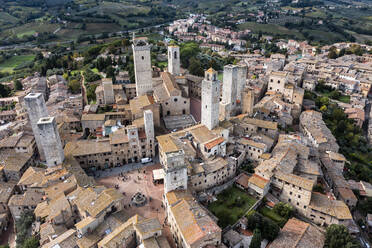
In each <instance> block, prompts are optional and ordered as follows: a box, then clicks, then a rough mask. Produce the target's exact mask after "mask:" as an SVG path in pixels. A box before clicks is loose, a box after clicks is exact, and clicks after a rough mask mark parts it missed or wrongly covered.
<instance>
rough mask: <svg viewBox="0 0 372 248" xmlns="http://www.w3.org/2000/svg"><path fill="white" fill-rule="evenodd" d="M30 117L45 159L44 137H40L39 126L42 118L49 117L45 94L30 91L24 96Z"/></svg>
mask: <svg viewBox="0 0 372 248" xmlns="http://www.w3.org/2000/svg"><path fill="white" fill-rule="evenodd" d="M24 102H25V105H26V109H27V113H28V118H29V119H30V123H31V127H32V132H33V133H34V136H35V141H36V145H37V149H38V150H39V154H40V160H42V161H45V155H44V150H43V146H42V143H41V142H42V139H41V137H40V133H39V128H38V126H37V123H38V121H39V120H40V118H43V117H48V110H47V108H46V105H45V101H44V97H43V94H41V93H30V94H28V95H27V96H26V97H25V98H24Z"/></svg>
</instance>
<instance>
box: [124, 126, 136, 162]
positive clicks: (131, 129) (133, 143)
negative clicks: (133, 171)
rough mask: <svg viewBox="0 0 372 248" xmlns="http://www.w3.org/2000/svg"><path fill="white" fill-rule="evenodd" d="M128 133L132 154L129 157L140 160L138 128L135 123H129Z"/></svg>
mask: <svg viewBox="0 0 372 248" xmlns="http://www.w3.org/2000/svg"><path fill="white" fill-rule="evenodd" d="M125 129H126V131H127V135H128V140H129V148H130V153H131V155H130V156H129V157H132V158H134V160H135V161H133V162H138V155H139V153H138V150H139V149H138V148H139V140H138V128H137V127H136V126H135V125H129V126H126V127H125Z"/></svg>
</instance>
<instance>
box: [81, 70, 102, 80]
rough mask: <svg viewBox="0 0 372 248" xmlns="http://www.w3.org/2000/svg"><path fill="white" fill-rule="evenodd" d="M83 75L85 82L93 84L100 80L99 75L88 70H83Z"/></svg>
mask: <svg viewBox="0 0 372 248" xmlns="http://www.w3.org/2000/svg"><path fill="white" fill-rule="evenodd" d="M83 75H84V79H85V81H86V82H94V81H97V80H100V79H101V76H100V75H98V74H96V73H94V72H93V71H92V70H90V69H87V70H85V71H84V74H83Z"/></svg>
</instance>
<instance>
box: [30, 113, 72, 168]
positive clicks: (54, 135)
mask: <svg viewBox="0 0 372 248" xmlns="http://www.w3.org/2000/svg"><path fill="white" fill-rule="evenodd" d="M37 126H38V129H39V134H38V136H39V137H40V139H41V140H42V147H43V151H44V154H45V159H46V163H47V165H48V167H53V166H56V165H59V164H61V163H62V162H63V160H64V159H65V155H64V152H63V148H62V142H61V138H60V137H59V133H58V128H57V123H56V120H55V118H54V117H43V118H40V120H39V121H38V122H37Z"/></svg>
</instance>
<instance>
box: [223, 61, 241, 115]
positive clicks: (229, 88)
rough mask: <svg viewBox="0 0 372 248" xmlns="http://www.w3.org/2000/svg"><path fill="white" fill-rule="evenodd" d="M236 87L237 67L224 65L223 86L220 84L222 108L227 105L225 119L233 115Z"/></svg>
mask: <svg viewBox="0 0 372 248" xmlns="http://www.w3.org/2000/svg"><path fill="white" fill-rule="evenodd" d="M237 85H238V66H236V65H226V66H224V68H223V84H222V103H221V104H222V106H224V105H227V106H228V107H227V108H228V109H225V110H224V112H226V113H225V114H224V116H225V117H226V118H227V117H229V116H230V115H231V112H232V113H234V112H235V109H236V104H237V103H236V100H237Z"/></svg>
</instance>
